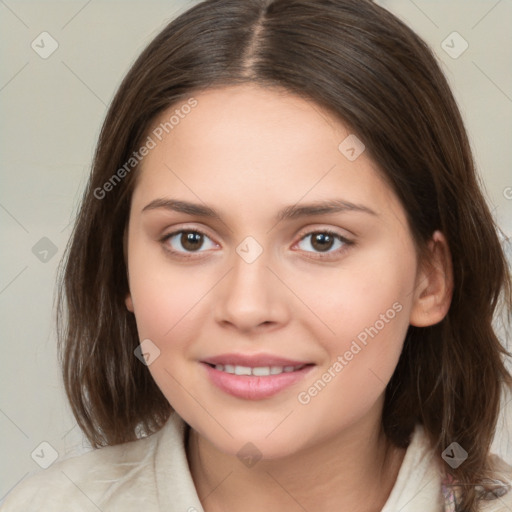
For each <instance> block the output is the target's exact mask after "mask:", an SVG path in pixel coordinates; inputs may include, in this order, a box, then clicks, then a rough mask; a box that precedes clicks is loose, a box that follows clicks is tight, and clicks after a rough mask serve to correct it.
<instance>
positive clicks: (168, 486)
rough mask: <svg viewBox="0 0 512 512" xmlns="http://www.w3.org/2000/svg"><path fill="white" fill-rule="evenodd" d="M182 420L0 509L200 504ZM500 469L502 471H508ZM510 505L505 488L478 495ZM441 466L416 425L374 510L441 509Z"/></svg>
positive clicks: (39, 477) (22, 489)
mask: <svg viewBox="0 0 512 512" xmlns="http://www.w3.org/2000/svg"><path fill="white" fill-rule="evenodd" d="M186 427H187V425H186V423H185V422H184V421H183V419H182V418H181V417H180V416H178V415H177V414H176V413H173V414H172V415H171V416H170V418H169V420H168V421H167V423H166V424H165V425H164V427H163V428H162V429H161V430H160V431H159V432H157V433H155V434H153V435H151V436H149V437H146V438H144V439H140V440H138V441H134V442H131V443H125V444H122V445H117V446H108V447H104V448H99V449H96V450H93V451H90V452H87V453H85V454H82V455H79V456H75V457H70V458H67V459H63V460H60V461H57V462H55V463H54V464H53V465H52V466H50V467H49V468H48V469H46V470H39V472H37V473H35V474H31V475H29V476H28V477H26V478H25V479H24V480H23V481H22V482H21V483H19V484H18V485H17V486H16V487H15V488H14V489H13V490H12V491H11V492H10V493H9V494H8V496H7V498H6V499H5V500H4V502H3V504H2V506H1V507H0V510H1V511H2V512H29V511H34V512H35V511H39V512H78V511H80V512H98V511H100V512H114V511H116V512H121V511H122V512H204V509H203V508H202V506H201V502H200V501H199V498H198V496H197V492H196V489H195V487H194V482H193V480H192V476H191V474H190V470H189V467H188V463H187V457H186V452H185V444H184V440H185V429H186ZM509 469H511V472H510V473H508V477H510V475H512V468H510V467H509ZM482 503H483V504H484V506H483V507H482V509H481V510H482V511H485V512H511V511H512V491H509V492H508V493H507V494H506V495H504V496H502V497H500V498H497V499H495V500H492V501H486V502H482ZM449 509H450V507H446V508H445V504H444V498H443V495H442V492H441V470H440V466H439V463H438V462H436V459H435V457H434V454H433V452H432V451H430V450H429V447H428V444H427V441H426V438H425V435H424V431H423V428H422V427H421V426H420V425H418V426H417V427H416V429H415V431H414V434H413V437H412V439H411V443H410V444H409V447H408V448H407V451H406V454H405V457H404V460H403V462H402V466H401V468H400V471H399V474H398V477H397V480H396V483H395V485H394V487H393V489H392V492H391V494H390V496H389V498H388V500H387V502H386V505H385V506H384V508H383V509H382V512H443V511H445V510H449Z"/></svg>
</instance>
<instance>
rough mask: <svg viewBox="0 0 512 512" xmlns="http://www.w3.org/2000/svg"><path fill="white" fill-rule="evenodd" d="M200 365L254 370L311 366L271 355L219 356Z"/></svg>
mask: <svg viewBox="0 0 512 512" xmlns="http://www.w3.org/2000/svg"><path fill="white" fill-rule="evenodd" d="M201 362H202V363H208V364H213V365H215V364H222V365H226V364H231V365H233V366H248V367H250V368H256V367H258V366H301V365H303V364H312V363H311V361H296V360H293V359H286V358H284V357H279V356H275V355H272V354H264V353H263V354H220V355H218V356H214V357H208V358H207V359H203V360H202V361H201Z"/></svg>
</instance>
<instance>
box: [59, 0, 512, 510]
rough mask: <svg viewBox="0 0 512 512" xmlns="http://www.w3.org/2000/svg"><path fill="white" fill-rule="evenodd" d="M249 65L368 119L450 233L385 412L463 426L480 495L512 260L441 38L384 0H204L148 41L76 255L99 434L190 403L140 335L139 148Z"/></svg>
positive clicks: (429, 227) (424, 217) (156, 420)
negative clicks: (434, 316)
mask: <svg viewBox="0 0 512 512" xmlns="http://www.w3.org/2000/svg"><path fill="white" fill-rule="evenodd" d="M247 82H252V83H256V84H259V85H261V86H263V87H269V88H270V87H279V88H284V89H286V90H287V91H289V92H291V93H294V94H297V95H299V96H301V97H303V98H305V99H307V100H308V101H312V102H314V103H316V104H318V105H320V106H322V107H324V108H326V109H327V110H328V111H330V112H332V113H333V114H334V115H335V116H337V118H338V119H340V121H342V122H343V123H345V124H346V125H348V126H349V127H350V128H351V131H352V133H355V134H357V136H358V137H359V138H360V139H361V140H362V141H363V142H364V144H365V146H366V151H367V154H369V155H370V157H371V158H373V160H374V161H375V162H378V166H379V169H380V172H381V173H382V176H383V177H384V178H385V179H386V180H387V182H388V183H389V185H390V186H391V187H392V189H393V191H394V192H395V194H396V195H397V197H398V198H399V200H400V201H401V203H402V205H403V207H404V209H405V211H406V213H407V220H408V223H409V227H410V230H411V233H412V236H413V239H414V243H415V247H416V250H417V254H418V255H419V257H420V259H421V260H423V259H427V258H428V252H427V242H428V240H429V239H430V237H431V236H432V234H433V232H434V231H435V230H441V231H442V232H443V233H444V234H445V236H446V237H447V240H448V243H449V246H450V250H451V254H452V259H453V271H454V276H453V278H454V290H453V298H452V302H451V306H450V309H449V311H448V313H447V315H446V316H445V318H444V319H443V320H442V321H441V322H439V323H438V324H436V325H433V326H430V327H422V328H419V327H414V326H409V329H408V332H407V335H406V339H405V343H404V347H403V352H402V354H401V357H400V360H399V362H398V365H397V367H396V370H395V372H394V374H393V376H392V378H391V381H390V382H389V384H388V386H387V389H386V399H385V404H384V410H383V416H382V422H383V427H384V430H385V432H386V435H387V436H388V437H389V439H390V440H391V441H392V442H393V443H395V444H396V445H397V446H400V447H405V446H407V445H408V443H409V442H410V436H411V433H412V431H413V429H414V426H415V424H416V423H420V424H422V425H423V426H424V429H425V432H426V434H427V436H428V439H429V441H430V443H431V445H432V448H433V449H434V450H435V451H436V452H437V454H438V456H439V458H440V457H441V453H442V451H443V450H444V449H445V448H446V447H447V446H448V445H450V444H451V443H452V442H453V441H456V442H457V443H459V444H460V445H461V446H462V447H463V448H464V449H465V450H466V451H467V452H468V454H469V456H468V459H467V460H466V461H465V462H464V463H463V464H462V465H460V466H459V467H458V468H451V467H450V466H448V465H447V464H444V469H445V470H446V473H447V475H451V476H452V477H453V478H454V479H455V480H456V481H457V482H458V483H459V484H460V488H461V489H462V498H461V499H462V501H461V503H460V507H461V508H460V510H464V511H470V512H471V511H474V510H477V508H476V507H477V502H478V500H479V498H480V497H482V492H484V491H488V490H489V486H488V485H487V484H489V480H488V479H489V478H490V477H492V474H493V473H492V469H493V468H492V464H491V463H490V458H489V450H490V446H491V443H492V440H493V437H494V433H495V428H496V423H497V419H498V415H499V410H500V397H501V395H502V393H503V391H504V386H505V385H507V386H511V385H512V377H511V375H510V374H509V373H508V371H507V369H506V366H505V364H504V360H505V357H507V356H508V357H510V354H509V353H508V352H507V351H506V350H505V348H504V347H503V346H502V344H501V343H500V339H499V337H498V335H497V333H496V332H495V329H494V328H493V324H492V322H493V318H494V317H495V315H496V314H497V311H498V309H500V308H499V307H500V306H501V307H504V308H505V310H506V316H507V317H509V316H510V313H511V311H512V284H511V278H510V270H509V268H508V266H507V260H506V257H505V254H504V251H503V248H502V246H501V242H500V240H499V238H498V233H499V227H498V226H497V225H496V224H495V221H494V220H493V217H492V215H491V213H490V211H489V207H488V205H487V203H486V200H485V198H484V196H483V193H482V189H481V184H480V181H479V177H478V175H477V173H476V171H475V167H474V162H473V158H472V154H471V149H470V145H469V142H468V137H467V134H466V131H465V128H464V125H463V121H462V119H461V115H460V113H459V110H458V107H457V105H456V102H455V100H454V97H453V95H452V93H451V91H450V88H449V86H448V84H447V81H446V79H445V77H444V75H443V73H442V71H441V70H440V67H439V65H438V64H437V62H436V59H435V57H434V56H433V53H432V51H431V50H430V49H429V48H428V47H427V45H426V44H425V43H424V42H423V41H422V40H421V39H420V38H419V37H418V36H417V35H416V34H415V33H414V32H413V31H412V30H411V29H409V28H408V27H407V26H406V25H405V24H404V23H402V22H401V21H399V20H398V19H397V18H396V17H395V16H393V15H392V14H391V13H389V12H388V11H387V10H385V9H384V8H382V7H380V6H378V5H376V4H374V3H372V2H371V1H369V0H244V1H240V0H207V1H203V2H201V3H199V4H197V5H195V6H193V7H192V8H190V9H189V10H188V11H186V12H185V13H183V14H182V15H180V16H179V17H178V18H176V19H175V20H173V21H172V22H170V23H169V24H168V25H167V26H166V27H165V28H164V29H163V30H162V31H161V32H160V33H159V34H158V35H157V37H156V38H155V39H154V40H153V41H152V42H151V43H150V44H149V45H148V46H147V47H146V49H145V50H144V51H143V52H142V54H141V55H140V56H139V57H138V58H137V59H136V61H135V62H134V64H133V65H132V67H131V69H130V70H129V72H128V74H127V75H126V77H125V78H124V80H123V81H122V83H121V85H120V87H119V89H118V91H117V93H116V95H115V97H114V99H113V101H112V103H111V105H110V108H109V110H108V113H107V115H106V119H105V121H104V124H103V127H102V130H101V134H100V136H99V141H98V144H97V148H96V152H95V156H94V161H93V166H92V172H91V175H90V178H89V181H88V183H87V185H86V188H85V192H84V195H83V198H82V202H81V205H80V209H79V212H78V216H77V219H76V223H75V225H74V230H73V233H72V236H71V238H70V241H69V243H68V246H67V248H66V253H65V256H64V259H63V261H62V263H61V274H60V280H59V289H58V300H57V326H58V337H59V359H60V363H61V366H62V374H63V379H64V385H65V390H66V393H67V397H68V399H69V402H70V404H71V408H72V411H73V414H74V416H75V417H76V420H77V422H78V424H79V426H80V427H81V429H82V430H83V432H84V434H85V435H86V437H87V439H88V440H89V442H90V443H91V445H92V447H94V448H98V447H100V446H105V445H115V444H119V443H123V442H127V441H133V440H135V439H137V438H139V437H141V436H144V435H150V434H151V433H154V432H156V431H158V430H159V429H160V428H161V427H162V426H163V424H164V423H165V422H166V420H167V419H168V418H169V415H170V414H171V412H172V408H171V406H170V404H169V403H168V401H167V400H166V398H165V397H164V395H163V394H162V392H161V391H160V389H159V388H158V387H157V385H156V384H155V382H154V380H153V378H152V377H151V375H150V373H149V371H148V368H147V367H146V366H145V365H143V364H141V362H140V361H139V360H138V359H137V358H136V357H135V356H134V350H135V349H136V348H137V346H138V344H139V339H138V334H137V329H136V323H135V319H134V316H133V314H132V313H130V312H129V311H128V310H127V309H126V306H125V302H124V299H125V296H126V294H127V293H128V281H127V267H126V264H125V259H124V254H123V240H124V238H123V237H124V232H125V228H126V225H127V220H128V216H129V211H130V200H131V196H132V192H133V190H134V186H135V183H136V176H137V165H134V166H133V169H131V168H127V167H126V162H127V161H129V160H130V158H131V157H132V156H133V152H134V151H137V150H138V149H139V148H140V147H141V146H142V144H143V143H144V141H145V140H146V138H147V135H148V130H149V128H150V126H151V123H152V122H153V121H154V120H155V118H156V116H157V115H158V114H160V113H161V112H162V111H163V110H165V109H168V108H169V107H170V106H172V105H176V104H178V103H179V102H182V101H186V100H187V99H190V97H191V95H192V94H194V93H198V92H200V91H202V90H206V89H208V88H211V87H222V86H229V85H236V84H241V83H247ZM132 163H133V162H132ZM123 165H124V166H125V167H124V169H125V171H126V172H125V173H121V174H122V180H119V182H118V181H116V182H115V183H114V182H113V181H112V177H113V175H114V174H116V172H117V171H118V169H121V168H123ZM117 176H118V177H119V176H120V174H119V173H118V174H117ZM109 180H111V181H110V183H111V186H110V187H109V190H108V193H104V192H105V190H106V188H105V183H106V182H107V181H109ZM102 191H103V192H102ZM100 192H101V193H100ZM482 489H483V490H482ZM479 490H480V492H479ZM488 494H489V493H488V492H487V495H488Z"/></svg>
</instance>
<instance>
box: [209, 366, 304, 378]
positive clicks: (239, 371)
mask: <svg viewBox="0 0 512 512" xmlns="http://www.w3.org/2000/svg"><path fill="white" fill-rule="evenodd" d="M304 366H305V365H299V366H257V367H255V368H251V367H250V366H238V365H237V366H234V365H231V364H226V365H222V364H216V365H215V369H216V370H219V371H220V372H225V373H231V374H234V375H254V376H256V377H266V376H268V375H279V374H280V373H290V372H294V371H297V370H300V369H301V368H303V367H304Z"/></svg>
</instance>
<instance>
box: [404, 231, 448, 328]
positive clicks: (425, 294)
mask: <svg viewBox="0 0 512 512" xmlns="http://www.w3.org/2000/svg"><path fill="white" fill-rule="evenodd" d="M428 247H429V250H430V256H429V259H428V262H427V263H426V264H425V265H424V267H423V268H421V269H420V271H419V272H418V275H417V278H416V283H415V289H414V292H413V293H414V301H413V305H412V309H411V315H410V319H409V322H410V324H411V325H414V326H416V327H427V326H430V325H435V324H437V323H439V322H440V321H441V320H442V319H443V318H444V317H445V316H446V314H447V313H448V310H449V308H450V304H451V300H452V294H453V267H452V259H451V254H450V249H449V246H448V242H447V241H446V238H445V237H444V235H443V234H442V233H441V232H440V231H436V232H435V233H434V234H433V235H432V239H431V240H430V241H429V244H428Z"/></svg>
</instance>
